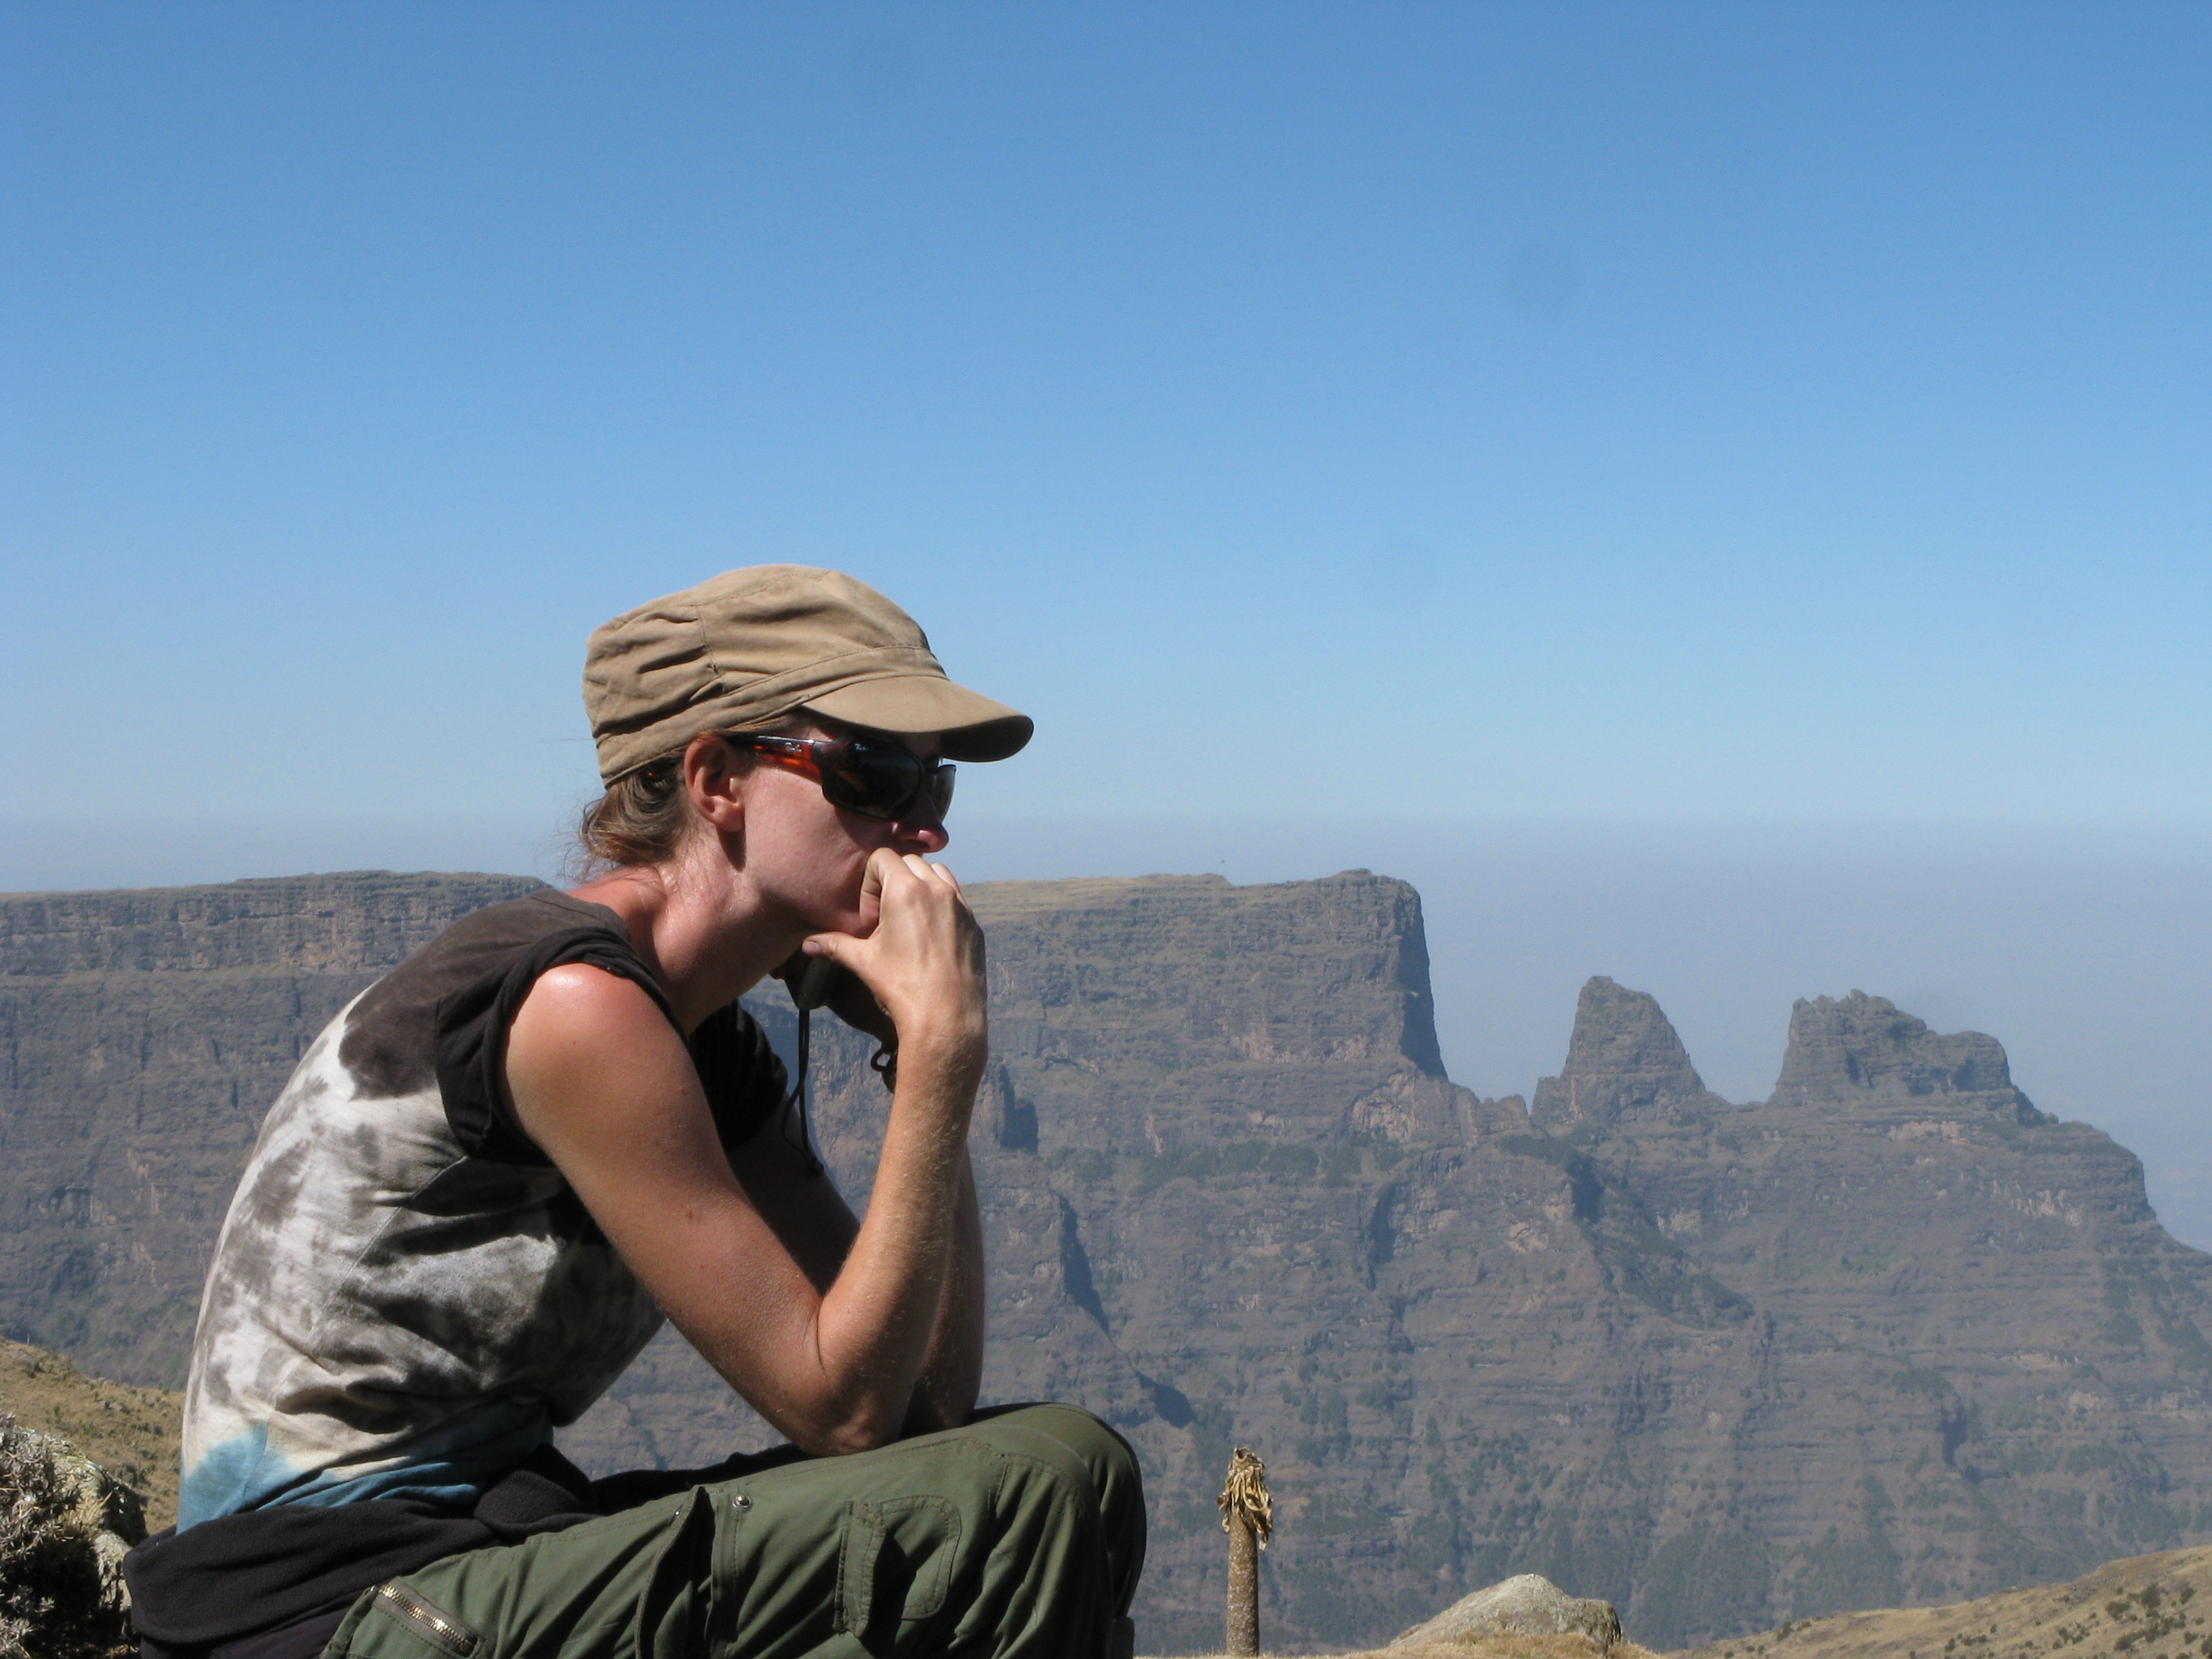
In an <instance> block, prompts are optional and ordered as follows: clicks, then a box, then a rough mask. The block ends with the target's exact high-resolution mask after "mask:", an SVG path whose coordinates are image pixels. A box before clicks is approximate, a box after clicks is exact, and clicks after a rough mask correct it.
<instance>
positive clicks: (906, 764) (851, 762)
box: [822, 743, 921, 818]
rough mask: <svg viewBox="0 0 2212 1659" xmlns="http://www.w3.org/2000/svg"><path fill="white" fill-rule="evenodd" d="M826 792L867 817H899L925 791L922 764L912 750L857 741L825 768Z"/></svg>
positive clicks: (836, 802) (824, 789)
mask: <svg viewBox="0 0 2212 1659" xmlns="http://www.w3.org/2000/svg"><path fill="white" fill-rule="evenodd" d="M822 793H823V794H825V795H827V796H829V799H830V802H831V804H832V805H837V806H842V807H843V808H845V810H846V811H849V812H858V813H859V814H860V816H861V817H870V818H895V817H897V816H898V815H899V814H900V813H901V812H903V811H906V810H907V809H908V807H910V806H912V805H914V802H915V797H916V796H918V795H919V794H921V762H920V761H918V760H916V759H915V757H914V754H913V751H912V750H906V749H899V748H894V747H890V746H880V745H878V744H865V743H854V744H852V745H851V746H850V747H849V748H848V749H847V750H846V751H845V754H844V756H843V757H842V758H841V759H840V760H838V761H837V762H836V763H835V764H834V765H832V766H830V767H827V768H825V769H823V774H822Z"/></svg>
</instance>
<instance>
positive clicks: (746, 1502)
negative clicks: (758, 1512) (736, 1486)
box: [730, 1492, 753, 1510]
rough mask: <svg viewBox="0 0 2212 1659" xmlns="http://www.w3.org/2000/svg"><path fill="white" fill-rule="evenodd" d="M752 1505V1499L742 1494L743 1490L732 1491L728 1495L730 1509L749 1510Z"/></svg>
mask: <svg viewBox="0 0 2212 1659" xmlns="http://www.w3.org/2000/svg"><path fill="white" fill-rule="evenodd" d="M752 1506H753V1500H752V1499H751V1498H748V1497H746V1496H745V1495H744V1493H743V1492H732V1494H731V1495H730V1507H731V1508H732V1509H733V1510H749V1509H750V1508H752Z"/></svg>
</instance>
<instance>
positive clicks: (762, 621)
mask: <svg viewBox="0 0 2212 1659" xmlns="http://www.w3.org/2000/svg"><path fill="white" fill-rule="evenodd" d="M584 708H585V712H586V713H587V714H590V716H591V719H592V738H593V739H594V741H596V742H597V743H598V744H599V776H600V777H601V779H603V780H604V781H606V782H608V783H612V782H613V781H615V780H616V779H617V778H618V777H620V776H621V775H623V773H625V772H628V771H631V770H633V769H635V768H637V767H640V766H642V765H644V764H645V763H646V762H647V761H649V760H654V759H657V758H658V757H660V756H662V755H665V754H669V753H671V752H672V751H673V750H678V749H680V748H682V747H683V746H684V744H686V743H688V742H689V741H690V739H691V738H695V737H696V736H697V735H698V734H699V733H700V732H726V731H736V730H739V729H741V728H743V727H745V726H758V725H760V724H762V723H763V722H764V721H768V720H775V719H776V718H777V717H778V716H780V715H784V714H790V713H792V712H793V710H795V709H799V708H807V709H811V710H815V711H817V712H819V713H821V714H827V715H829V717H830V718H832V719H833V720H843V721H845V722H846V723H847V724H848V725H852V726H867V727H869V728H871V729H872V730H874V731H878V732H943V733H944V734H945V757H946V758H947V759H950V760H957V761H994V760H1004V759H1006V757H1007V756H1009V755H1011V754H1012V753H1014V752H1015V750H1018V749H1019V748H1020V747H1021V746H1022V745H1023V744H1025V743H1027V742H1028V741H1029V740H1030V732H1031V730H1032V729H1033V726H1032V723H1031V721H1030V717H1029V716H1028V715H1026V714H1020V713H1018V712H1017V711H1016V710H1014V709H1012V708H1007V707H1006V704H1004V703H1002V702H993V701H992V700H991V699H990V698H988V697H986V696H981V695H979V694H978V693H976V692H974V691H970V690H968V688H967V687H966V686H964V685H955V684H953V683H952V682H951V680H949V679H947V678H945V668H944V665H942V664H940V663H939V661H938V660H937V659H936V657H935V656H934V655H933V654H932V653H931V651H930V648H929V640H928V638H927V636H926V635H924V634H923V633H922V631H921V628H920V627H919V626H918V625H917V624H916V623H915V620H914V618H913V617H909V616H908V615H907V614H906V612H905V611H902V610H900V609H899V608H898V606H896V605H893V604H892V603H891V602H890V600H889V599H885V598H884V596H883V595H882V594H880V593H878V592H876V590H875V589H874V588H872V587H870V586H868V585H867V584H866V583H865V582H858V581H855V580H853V578H851V577H850V576H848V575H846V574H843V573H842V572H841V571H836V570H817V569H814V568H811V566H808V565H803V564H762V565H755V566H753V567H751V568H750V569H745V570H726V571H724V572H723V573H722V574H720V575H719V576H715V577H712V578H710V579H709V580H706V581H703V582H701V583H700V584H699V585H698V586H696V587H687V588H685V589H684V592H681V593H671V594H670V595H669V596H668V597H667V598H666V599H655V600H653V602H652V603H651V604H650V605H640V606H638V608H637V609H636V610H635V611H625V612H623V614H622V615H621V616H619V617H616V618H615V619H614V620H613V621H612V622H610V623H605V624H603V625H602V626H600V627H599V628H596V629H593V630H592V639H591V643H590V645H589V647H587V648H586V652H585V655H584Z"/></svg>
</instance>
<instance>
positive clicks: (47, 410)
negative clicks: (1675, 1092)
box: [0, 4, 2212, 823]
mask: <svg viewBox="0 0 2212 1659" xmlns="http://www.w3.org/2000/svg"><path fill="white" fill-rule="evenodd" d="M0 27H4V30H5V37H4V45H5V48H6V49H5V51H4V53H0V58H4V62H5V65H6V68H5V70H4V74H5V76H6V82H5V84H4V86H0V104H4V106H5V109H6V111H7V113H6V114H5V116H4V117H0V119H4V121H5V123H6V126H5V141H6V146H7V149H6V155H7V167H6V181H7V182H6V195H5V206H4V213H5V219H4V230H5V240H6V242H7V244H8V246H9V248H10V249H12V252H11V253H10V254H9V256H8V258H7V263H6V267H5V284H6V287H5V291H4V295H3V296H0V297H4V301H5V310H4V316H5V319H6V321H5V336H4V341H5V345H4V350H5V357H4V369H5V376H6V387H7V391H6V405H5V417H4V418H5V423H6V424H5V463H4V465H5V469H6V470H5V474H4V478H0V482H4V484H5V493H6V501H7V505H6V506H5V507H4V509H0V513H4V518H0V533H4V536H5V543H4V551H5V556H6V558H7V562H8V576H7V582H8V586H9V590H10V592H11V596H12V597H11V603H10V604H9V606H8V611H9V617H10V620H9V623H8V629H9V640H8V651H7V656H8V673H9V681H10V682H12V684H9V689H8V695H9V701H10V702H11V704H12V705H13V706H15V708H18V709H21V710H25V711H29V712H31V713H33V715H34V717H33V718H30V719H26V720H16V721H13V722H10V723H9V730H8V732H7V735H6V748H5V751H4V752H5V756H6V762H7V764H8V768H9V773H10V774H11V775H12V778H13V782H12V789H13V790H14V791H15V792H18V798H19V799H21V800H22V801H23V803H24V805H25V806H26V808H27V809H28V810H30V811H33V812H34V813H42V812H45V811H47V810H48V809H49V808H53V807H59V806H62V805H68V806H70V807H75V806H77V805H84V804H87V803H88V802H89V801H90V800H91V799H95V798H96V797H97V794H98V792H99V790H100V787H101V778H102V775H103V772H104V770H105V769H106V767H107V766H108V765H109V764H110V763H111V759H110V757H111V756H112V746H113V743H114V740H115V738H117V737H118V735H120V734H121V733H124V732H143V733H144V734H145V735H146V736H147V737H148V738H151V739H153V741H151V742H150V743H149V744H146V745H145V747H144V748H143V750H134V755H133V761H132V771H133V774H134V775H135V776H136V777H137V778H138V779H139V780H141V781H142V782H143V784H144V785H146V786H148V787H152V788H154V789H155V790H156V791H158V793H159V794H160V796H161V799H162V800H163V801H164V803H165V805H166V806H167V809H168V810H170V811H175V812H179V813H184V814H193V813H204V814H207V815H210V816H216V817H220V816H221V815H222V814H223V813H224V812H240V811H243V812H248V813H253V814H261V813H269V812H276V813H309V814H313V813H315V812H325V813H331V814H341V815H343V814H352V813H356V812H362V811H371V810H375V811H389V810H393V809H395V808H398V809H400V810H402V811H421V812H422V813H424V814H426V815H435V814H440V813H447V812H453V811H475V812H478V813H502V812H513V811H520V810H521V809H522V804H523V803H536V802H538V801H544V802H546V803H548V804H549V807H552V806H557V807H561V808H565V806H566V805H567V804H568V800H569V799H573V797H574V795H575V794H576V793H578V792H580V790H581V789H583V788H586V787H589V784H590V773H589V769H588V764H587V751H586V750H585V748H584V747H583V745H582V744H581V743H580V717H579V714H578V709H577V703H576V701H575V689H574V686H575V671H576V667H577V663H578V659H579V655H580V644H581V640H582V636H583V635H584V633H585V632H586V630H587V629H589V628H590V627H591V626H592V624H593V623H596V622H598V621H599V620H600V619H601V618H602V617H605V616H606V615H608V614H610V613H611V612H612V611H616V610H618V609H621V608H624V607H626V606H627V605H631V604H634V603H636V602H638V601H639V600H641V599H645V598H647V597H649V596H651V595H653V594H655V593H658V592H666V591H669V590H671V589H672V588H675V587H678V586H685V585H688V584H689V583H690V582H691V581H693V580H697V579H698V578H700V577H701V576H703V575H705V574H708V573H710V572H712V571H714V570H715V569H718V568H726V567H727V566H730V565H733V564H738V563H747V562H762V561H767V560H781V559H793V560H800V561H805V562H822V563H831V564H836V565H841V566H844V567H846V568H851V569H853V570H854V571H856V572H858V573H859V574H862V575H863V576H865V577H867V578H869V579H871V580H875V581H876V582H877V583H878V585H879V586H883V587H884V588H886V589H887V590H888V591H890V592H892V593H893V594H894V595H895V596H897V597H899V598H901V599H904V600H905V601H906V602H907V603H908V605H910V607H911V608H912V609H913V610H915V611H916V612H917V613H918V614H920V615H921V617H922V619H923V621H924V623H925V624H926V625H927V626H928V627H929V628H930V629H931V630H932V633H933V637H935V638H936V640H937V641H938V642H939V645H940V647H942V649H943V651H944V654H945V656H946V657H947V658H948V659H949V660H950V661H951V664H952V665H953V667H954V670H955V671H956V672H957V673H959V674H961V675H963V677H966V678H970V679H972V680H974V681H975V682H976V683H978V684H981V685H982V686H984V687H985V688H986V689H987V690H991V691H992V692H994V693H995V694H997V695H1000V696H1004V697H1006V699H1008V700H1009V701H1012V702H1017V703H1018V704H1020V705H1022V706H1024V707H1025V708H1033V709H1034V710H1035V711H1036V714H1038V716H1039V717H1040V723H1041V727H1042V736H1041V737H1040V739H1039V742H1038V744H1037V746H1036V750H1034V751H1033V753H1032V754H1031V755H1030V756H1029V757H1025V758H1024V761H1023V762H1022V763H1020V764H1019V765H1018V766H1017V767H1010V768H1006V769H1003V770H1002V772H1001V773H1000V774H998V775H977V776H976V777H975V778H972V779H970V780H967V781H966V782H967V784H968V785H969V794H970V798H971V800H972V803H973V805H975V806H976V807H977V808H978V809H980V810H985V811H1005V812H1013V813H1020V812H1024V811H1038V810H1045V809H1050V810H1056V811H1064V810H1075V811H1105V812H1115V813H1125V812H1135V813H1139V814H1142V813H1146V812H1149V811H1159V810H1165V809H1170V808H1188V809H1192V810H1204V811H1226V812H1236V811H1249V810H1255V809H1273V808H1274V807H1275V806H1277V805H1279V803H1280V801H1281V799H1282V795H1283V793H1284V787H1285V779H1284V774H1285V767H1286V764H1288V765H1289V766H1290V768H1291V770H1292V771H1293V772H1294V773H1295V774H1296V775H1298V776H1300V777H1301V778H1303V779H1304V781H1305V792H1306V795H1307V800H1306V804H1307V805H1310V806H1317V807H1319V808H1321V809H1322V810H1326V811H1334V812H1340V813H1345V814H1350V815H1352V816H1359V815H1363V814H1369V813H1376V812H1383V813H1393V814H1415V815H1422V814H1447V815H1479V816H1499V815H1503V816H1522V817H1527V816H1536V817H1547V816H1560V817H1657V818H1665V819H1700V818H1720V819H1735V818H1741V817H1758V818H1765V819H1787V820H1826V819H1832V818H1836V817H1859V818H1865V817H1872V818H1911V819H1920V818H1931V819H1947V820H2015V819H2036V820H2043V819H2051V820H2062V821H2066V820H2090V821H2111V822H2118V823H2172V822H2192V823H2212V775H2208V772H2207V769H2206V768H2205V767H2204V766H2203V764H2202V761H2203V757H2204V756H2205V754H2206V753H2207V751H2208V749H2212V744H2208V741H2207V740H2208V738H2212V720H2209V719H2208V711H2212V697H2208V695H2207V694H2208V691H2212V684H2208V681H2212V652H2207V651H2205V650H2203V649H2202V648H2201V647H2202V641H2203V638H2204V637H2205V635H2206V631H2207V629H2206V624H2207V622H2208V616H2212V575H2208V570H2212V560H2208V558H2207V556H2206V554H2207V542H2208V533H2212V314H2208V306H2207V301H2208V295H2212V211H2208V209H2212V200H2208V196H2212V189H2209V188H2208V186H2212V143H2208V137H2212V134H2208V125H2212V105H2208V102H2207V100H2205V99H2204V98H2203V87H2204V86H2205V85H2206V84H2208V83H2212V13H2208V12H2207V11H2206V10H2205V9H2203V8H2202V7H2173V8H2160V7H2154V6H2129V7H2083V6H2065V7H2039V6H2033V5H2017V4H2008V5H2004V6H2001V7H1975V6H1964V5H1960V6H1944V7H1933V8H1931V7H1927V6H1921V5H1914V6H1905V7H1895V8H1885V7H1881V6H1866V5H1853V6H1850V7H1820V6H1804V5H1789V6H1782V5H1774V6H1765V7H1699V6H1676V5H1669V6H1665V7H1654V6H1644V7H1573V6H1553V5H1545V6H1528V7H1523V8H1497V7H1477V6H1460V5H1454V6H1449V7H1438V8H1425V7H1420V6H1413V5H1402V6H1390V7H1364V6H1350V5H1347V6H1341V7H1310V6H1306V7H1301V6H1281V5H1272V4H1271V5H1265V6H1259V5H1254V6H1235V7H1230V6H1216V7H1205V6H1189V5H1180V4H1179V5H1174V6H1161V7H1143V6H1117V7H1112V8H1090V9H1077V8H1034V7H984V6H939V5H929V6H920V5H915V6H889V5H875V6H862V7H842V8H841V7H836V6H819V7H807V8H796V7H790V8H781V7H779V8H769V7H738V6H728V5H714V6H706V5H701V6H684V7H674V6H659V7H653V6H647V7H622V8H617V7H612V6H599V7H573V6H568V7H562V6H527V7H501V6H492V5H471V6H459V7H448V6H427V5H425V6H409V5H396V4H395V5H375V6H369V5H344V6H316V5H301V4H287V5H283V6H270V7H251V6H225V5H207V6H194V7H189V8H185V7H169V8H159V7H152V6H139V5H132V6H120V7H118V6H103V5H99V4H90V5H70V6H58V5H56V6H38V7H31V6H15V7H11V8H9V9H8V10H7V11H6V12H5V14H4V21H0ZM1413 732H1419V734H1420V738H1421V743H1420V751H1421V752H1420V755H1419V758H1418V759H1417V760H1410V759H1407V758H1405V757H1394V756H1393V755H1392V754H1391V753H1390V752H1389V749H1388V746H1387V745H1383V746H1378V745H1376V744H1375V742H1374V738H1376V735H1377V734H1388V735H1394V736H1395V735H1398V734H1407V733H1413ZM1201 734H1202V735H1203V736H1204V737H1205V738H1206V739H1207V741H1206V742H1205V744H1203V748H1204V751H1205V756H1206V758H1205V760H1204V762H1203V763H1197V762H1195V761H1193V762H1190V763H1183V764H1178V765H1173V766H1169V765H1166V764H1164V755H1165V754H1167V753H1170V752H1172V750H1174V749H1175V748H1176V739H1179V738H1181V739H1188V738H1192V737H1195V736H1200V735H1201ZM1225 736H1226V737H1231V738H1235V739H1237V740H1236V741H1231V742H1228V743H1223V742H1220V741H1218V739H1219V738H1222V737H1225ZM1140 737H1141V738H1143V739H1144V740H1142V741H1137V740H1134V739H1138V738H1140ZM310 752H319V753H320V754H322V755H324V756H325V757H327V763H326V764H325V765H324V766H321V767H312V766H311V767H310V769H308V771H307V773H303V771H302V769H301V766H300V764H299V763H298V758H297V757H302V756H304V755H306V754H308V753H310ZM280 756H281V757H293V758H291V759H289V760H288V761H287V762H286V763H277V758H276V757H280ZM1292 756H1296V757H1297V760H1296V761H1295V762H1293V761H1291V758H1290V757H1292Z"/></svg>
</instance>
